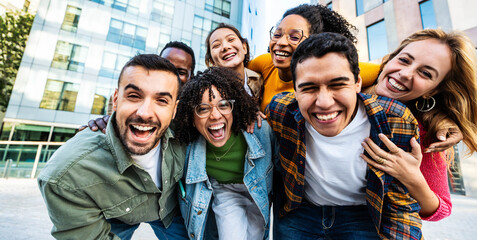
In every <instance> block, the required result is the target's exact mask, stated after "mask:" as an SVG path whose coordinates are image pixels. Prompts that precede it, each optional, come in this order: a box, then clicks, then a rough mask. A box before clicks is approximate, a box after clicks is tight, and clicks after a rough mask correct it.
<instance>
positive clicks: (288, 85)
mask: <svg viewBox="0 0 477 240" xmlns="http://www.w3.org/2000/svg"><path fill="white" fill-rule="evenodd" d="M247 68H249V69H251V70H253V71H255V72H258V73H261V74H262V77H263V79H264V90H263V98H262V103H261V104H260V110H261V111H262V112H263V111H265V108H266V107H267V105H268V104H269V103H270V101H272V98H273V96H275V94H277V93H281V92H293V91H294V89H293V81H289V82H285V81H283V80H281V79H280V77H279V76H278V69H277V68H275V66H274V65H273V61H272V56H271V55H270V53H266V54H262V55H260V56H258V57H256V58H254V59H253V60H252V61H250V62H249V63H248V65H247ZM359 68H360V69H361V73H360V75H361V78H362V79H363V88H365V87H369V86H371V85H372V84H373V83H374V81H375V80H376V78H377V77H378V74H379V64H375V63H366V62H360V63H359Z"/></svg>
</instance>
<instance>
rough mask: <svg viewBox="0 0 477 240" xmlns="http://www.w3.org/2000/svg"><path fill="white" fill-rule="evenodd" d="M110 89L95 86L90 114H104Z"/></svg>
mask: <svg viewBox="0 0 477 240" xmlns="http://www.w3.org/2000/svg"><path fill="white" fill-rule="evenodd" d="M110 92H111V91H110V90H109V89H106V88H97V89H96V93H95V94H94V101H93V107H92V108H91V114H98V115H106V114H107V110H108V103H109V97H110V96H111V93H110Z"/></svg>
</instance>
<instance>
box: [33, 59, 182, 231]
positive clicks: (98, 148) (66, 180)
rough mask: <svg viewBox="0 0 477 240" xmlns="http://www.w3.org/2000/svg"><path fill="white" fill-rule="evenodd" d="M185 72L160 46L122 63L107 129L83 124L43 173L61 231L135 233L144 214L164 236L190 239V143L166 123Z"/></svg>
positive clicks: (44, 186)
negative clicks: (181, 186)
mask: <svg viewBox="0 0 477 240" xmlns="http://www.w3.org/2000/svg"><path fill="white" fill-rule="evenodd" d="M179 89H180V79H179V76H178V73H177V70H176V68H175V67H174V65H172V64H171V63H170V62H169V61H167V60H165V59H164V58H161V57H159V56H158V55H155V54H143V55H138V56H135V57H134V58H132V59H131V60H130V61H129V62H128V63H126V65H125V66H124V67H123V69H122V71H121V74H120V77H119V81H118V88H117V89H116V91H115V93H114V96H113V108H114V110H115V112H114V113H113V115H112V117H111V122H112V124H109V125H108V126H107V131H106V134H103V133H101V132H92V131H90V130H85V131H82V132H80V133H78V134H77V135H76V136H75V137H73V138H72V139H70V140H69V141H68V142H66V143H65V144H64V145H63V146H62V147H61V148H59V149H58V150H57V151H56V152H55V154H54V155H53V156H52V158H51V159H50V160H49V161H48V163H47V165H46V167H45V168H44V169H43V170H42V172H41V174H40V175H39V176H38V184H39V187H40V191H41V193H42V195H43V198H44V200H45V202H46V205H47V207H48V212H49V215H50V219H51V220H52V222H53V224H54V227H53V229H52V235H53V236H54V237H55V238H57V239H119V238H121V239H130V238H131V236H132V234H133V233H134V231H135V230H136V229H137V227H138V226H139V224H140V223H141V222H147V223H149V224H150V225H151V227H152V229H153V230H154V232H155V234H156V236H157V237H158V238H159V239H187V232H186V229H185V227H184V224H183V220H182V218H181V217H180V216H179V215H177V214H178V202H177V182H178V181H179V179H180V178H181V176H182V168H183V159H184V149H183V148H181V147H180V146H178V145H177V143H176V142H175V139H174V138H173V135H172V133H171V131H170V130H169V129H168V126H169V124H170V122H171V120H172V119H173V118H174V116H175V112H176V105H177V98H178V94H179Z"/></svg>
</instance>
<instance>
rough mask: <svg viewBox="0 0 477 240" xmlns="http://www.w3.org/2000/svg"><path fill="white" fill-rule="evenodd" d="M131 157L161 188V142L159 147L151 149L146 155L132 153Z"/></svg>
mask: <svg viewBox="0 0 477 240" xmlns="http://www.w3.org/2000/svg"><path fill="white" fill-rule="evenodd" d="M131 158H132V159H133V160H134V162H135V163H137V164H138V165H139V166H141V167H142V168H143V169H144V170H145V171H146V172H148V173H149V175H150V176H151V178H152V181H153V182H154V183H155V184H156V186H157V188H159V189H161V181H160V179H161V163H162V154H161V142H159V144H158V145H157V147H155V148H153V149H152V150H151V151H149V152H148V153H146V154H144V155H132V154H131Z"/></svg>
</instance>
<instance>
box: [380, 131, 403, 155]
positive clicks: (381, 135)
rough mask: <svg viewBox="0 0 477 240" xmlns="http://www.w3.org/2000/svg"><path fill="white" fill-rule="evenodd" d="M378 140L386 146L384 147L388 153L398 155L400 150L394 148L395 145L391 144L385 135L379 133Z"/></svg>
mask: <svg viewBox="0 0 477 240" xmlns="http://www.w3.org/2000/svg"><path fill="white" fill-rule="evenodd" d="M378 137H379V139H381V141H383V143H384V145H386V147H387V148H388V149H389V152H390V153H392V154H394V153H398V152H399V150H401V149H400V148H398V147H397V146H396V144H394V143H393V142H391V140H389V138H388V137H386V135H384V134H382V133H380V134H379V135H378Z"/></svg>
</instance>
